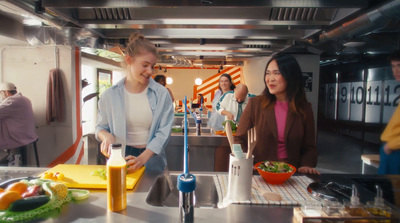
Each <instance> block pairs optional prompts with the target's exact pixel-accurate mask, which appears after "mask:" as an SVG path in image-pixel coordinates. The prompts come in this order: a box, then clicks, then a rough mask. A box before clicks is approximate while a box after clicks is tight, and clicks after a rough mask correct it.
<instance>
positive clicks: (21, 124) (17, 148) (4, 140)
mask: <svg viewBox="0 0 400 223" xmlns="http://www.w3.org/2000/svg"><path fill="white" fill-rule="evenodd" d="M0 94H1V97H2V99H3V100H2V101H1V103H0V149H1V150H6V151H7V153H8V156H7V162H6V163H4V162H3V161H2V163H1V164H7V165H8V166H26V164H27V156H26V146H27V145H28V144H30V143H32V142H34V141H36V140H37V138H38V136H37V135H36V133H35V121H34V117H33V109H32V103H31V101H30V100H29V99H28V98H26V97H24V96H22V94H21V93H19V92H17V87H15V85H14V84H13V83H2V84H1V85H0Z"/></svg>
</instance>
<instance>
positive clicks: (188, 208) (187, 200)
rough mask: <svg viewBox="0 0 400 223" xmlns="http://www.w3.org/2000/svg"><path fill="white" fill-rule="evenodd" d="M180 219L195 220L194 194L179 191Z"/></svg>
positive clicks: (185, 220)
mask: <svg viewBox="0 0 400 223" xmlns="http://www.w3.org/2000/svg"><path fill="white" fill-rule="evenodd" d="M179 219H180V221H181V222H193V221H194V194H193V192H189V193H184V192H181V191H179Z"/></svg>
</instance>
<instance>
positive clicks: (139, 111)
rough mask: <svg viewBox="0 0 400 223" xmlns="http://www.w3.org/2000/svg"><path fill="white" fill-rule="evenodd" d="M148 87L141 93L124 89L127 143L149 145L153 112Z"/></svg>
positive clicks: (130, 144) (129, 144)
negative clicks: (148, 96) (133, 92)
mask: <svg viewBox="0 0 400 223" xmlns="http://www.w3.org/2000/svg"><path fill="white" fill-rule="evenodd" d="M147 90H148V87H147V88H146V89H145V90H144V91H142V92H141V93H139V94H132V93H129V92H128V91H127V90H126V89H125V90H124V94H125V95H124V96H125V117H126V145H128V146H140V145H147V140H148V138H149V132H150V126H151V122H152V121H153V113H152V111H151V108H150V104H149V99H148V98H147Z"/></svg>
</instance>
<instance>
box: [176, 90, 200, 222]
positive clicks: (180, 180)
mask: <svg viewBox="0 0 400 223" xmlns="http://www.w3.org/2000/svg"><path fill="white" fill-rule="evenodd" d="M186 103H187V102H186V96H185V100H184V104H185V105H186ZM189 111H190V110H189ZM192 115H193V114H192ZM194 118H195V117H194ZM184 120H185V126H184V129H185V131H184V137H183V147H184V148H183V165H184V166H183V170H184V172H183V174H181V175H179V176H178V177H177V185H176V186H177V188H178V190H179V220H180V221H181V222H193V218H194V202H195V197H194V190H195V189H196V177H195V176H194V175H193V174H190V173H189V151H188V143H187V142H188V141H187V133H188V132H187V127H188V125H187V122H186V120H187V112H186V109H185V116H184Z"/></svg>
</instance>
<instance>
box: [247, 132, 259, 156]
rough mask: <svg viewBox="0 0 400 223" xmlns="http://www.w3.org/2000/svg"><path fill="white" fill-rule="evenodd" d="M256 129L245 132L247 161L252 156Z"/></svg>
mask: <svg viewBox="0 0 400 223" xmlns="http://www.w3.org/2000/svg"><path fill="white" fill-rule="evenodd" d="M256 140H257V139H256V127H255V126H254V127H253V128H251V129H249V130H247V157H246V158H247V159H249V158H250V157H251V156H252V155H253V150H254V147H255V146H256Z"/></svg>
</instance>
